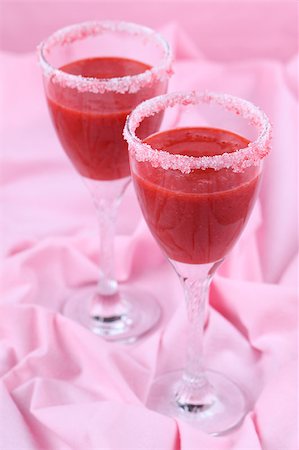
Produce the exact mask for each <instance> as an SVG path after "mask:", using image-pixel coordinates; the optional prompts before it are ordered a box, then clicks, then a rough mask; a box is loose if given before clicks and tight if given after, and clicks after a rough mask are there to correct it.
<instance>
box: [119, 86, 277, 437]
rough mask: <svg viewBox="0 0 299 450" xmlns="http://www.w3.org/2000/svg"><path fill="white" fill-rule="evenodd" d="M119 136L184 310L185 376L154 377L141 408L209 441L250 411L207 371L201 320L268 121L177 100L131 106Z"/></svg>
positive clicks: (202, 96) (251, 191)
mask: <svg viewBox="0 0 299 450" xmlns="http://www.w3.org/2000/svg"><path fill="white" fill-rule="evenodd" d="M170 110H171V115H170V113H169V112H170ZM161 111H165V119H167V120H165V121H164V122H163V124H162V126H161V130H160V132H158V133H155V134H153V135H149V136H147V137H146V138H145V139H144V137H142V136H140V134H139V133H140V129H141V125H142V123H143V120H146V118H147V117H153V116H154V115H155V114H159V113H161ZM170 116H171V118H170ZM173 118H175V119H176V123H175V126H174V127H173V128H171V127H169V124H170V123H171V122H172V121H173ZM124 135H125V137H126V139H127V141H128V143H129V153H130V163H131V170H132V176H133V181H134V185H135V189H136V193H137V196H138V200H139V203H140V206H141V209H142V212H143V215H144V218H145V220H146V222H147V224H148V226H149V229H150V231H151V232H152V234H153V236H154V238H155V239H156V241H157V242H158V243H159V245H160V246H161V248H162V249H163V251H164V252H165V254H166V255H167V257H168V259H169V261H170V263H171V265H172V266H173V267H174V269H175V271H176V273H177V274H178V277H179V279H180V281H181V283H182V286H183V289H184V293H185V300H186V305H187V318H188V326H187V339H188V347H187V355H186V364H185V367H184V369H183V370H179V371H174V372H169V373H166V374H164V375H163V376H161V377H160V378H158V379H157V380H156V381H155V382H154V384H153V386H152V387H151V389H150V392H149V397H148V400H147V405H148V406H149V408H151V409H154V410H158V411H160V412H162V413H164V414H168V415H171V416H176V417H178V418H181V419H182V420H186V421H188V422H189V423H190V424H192V425H194V426H196V427H198V428H200V429H201V430H203V431H205V432H207V433H211V434H219V433H223V432H226V431H228V430H231V429H233V428H234V427H236V426H237V425H238V424H239V423H240V421H241V420H242V419H243V417H244V415H245V413H246V412H247V408H248V403H247V401H246V396H244V395H243V392H242V390H241V389H239V387H238V386H237V385H236V384H235V383H234V382H233V381H232V380H230V379H229V378H227V377H226V375H224V374H222V373H218V372H216V371H214V370H208V369H206V367H205V363H204V358H203V331H204V318H205V311H206V308H207V304H208V294H209V286H210V283H211V280H212V277H213V275H214V273H215V271H216V270H217V268H218V267H219V265H220V264H221V263H222V261H223V259H224V258H225V256H226V255H227V254H228V252H229V251H230V250H231V249H232V248H233V246H234V245H235V243H236V241H237V239H238V238H239V236H240V234H241V233H242V231H243V229H244V226H245V224H246V222H247V220H248V218H249V216H250V213H251V210H252V207H253V205H254V201H255V199H256V196H257V191H258V186H259V182H260V178H261V172H262V160H263V158H264V157H265V156H266V155H267V153H268V151H269V146H270V124H269V121H268V119H267V117H266V115H265V114H264V113H263V112H262V111H261V110H260V109H259V108H258V107H256V106H254V105H253V104H252V103H250V102H248V101H246V100H243V99H241V98H237V97H233V96H231V95H228V94H217V93H212V92H204V93H196V92H187V93H182V92H179V93H172V94H166V95H161V96H158V97H156V98H154V99H150V100H146V101H145V102H143V103H141V104H140V105H139V106H137V107H136V108H135V109H134V111H133V112H132V113H131V114H130V116H129V117H128V119H127V123H126V127H125V131H124ZM243 136H246V138H245V137H243ZM227 364H228V366H229V364H230V363H229V362H228V363H227Z"/></svg>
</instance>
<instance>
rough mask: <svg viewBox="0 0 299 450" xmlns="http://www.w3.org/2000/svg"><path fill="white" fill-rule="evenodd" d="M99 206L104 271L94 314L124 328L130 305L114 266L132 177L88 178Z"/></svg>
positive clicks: (109, 325)
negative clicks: (122, 294)
mask: <svg viewBox="0 0 299 450" xmlns="http://www.w3.org/2000/svg"><path fill="white" fill-rule="evenodd" d="M84 181H85V184H86V185H87V188H88V189H89V191H90V193H91V195H92V198H93V202H94V205H95V208H96V212H97V216H98V224H99V232H100V246H101V247H100V275H99V280H98V285H97V289H96V291H95V292H94V294H93V296H92V299H91V309H90V317H91V318H92V319H93V320H94V321H95V324H96V325H97V324H98V323H100V324H101V323H105V327H107V329H109V330H110V328H113V329H115V332H118V331H120V330H121V329H122V328H123V327H124V326H127V323H124V319H123V318H124V317H125V316H126V314H127V309H126V305H124V304H123V302H122V301H121V298H120V295H119V291H118V282H117V280H116V278H115V267H114V261H115V259H114V236H115V227H116V219H117V213H118V208H119V205H120V203H121V199H122V197H123V194H124V192H125V190H126V188H127V186H128V185H129V183H130V178H129V177H127V178H121V179H118V180H111V181H100V180H90V179H85V180H84Z"/></svg>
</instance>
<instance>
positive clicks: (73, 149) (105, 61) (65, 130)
mask: <svg viewBox="0 0 299 450" xmlns="http://www.w3.org/2000/svg"><path fill="white" fill-rule="evenodd" d="M148 69H150V66H148V65H146V64H144V63H142V62H139V61H135V60H131V59H126V58H117V57H113V58H108V57H101V58H87V59H82V60H78V61H74V62H72V63H70V64H67V65H64V66H62V67H61V68H60V70H62V71H64V72H67V73H70V74H73V75H81V76H83V77H93V78H99V79H107V78H117V77H124V76H127V75H137V74H139V73H142V72H144V71H146V70H148ZM165 83H167V82H166V81H165V82H161V81H155V82H153V83H152V84H151V85H150V86H145V87H143V88H142V89H141V90H140V91H138V92H137V93H134V94H130V93H125V94H120V93H116V92H104V93H103V94H99V93H97V94H95V93H92V92H78V91H77V90H76V89H71V88H68V87H65V86H63V87H62V86H61V85H59V84H57V83H56V84H55V83H51V82H50V83H49V86H48V91H47V99H48V105H49V109H50V112H51V116H52V120H53V123H54V126H55V129H56V132H57V134H58V136H59V139H60V141H61V144H62V146H63V148H64V150H65V152H66V153H67V155H68V156H69V158H70V159H71V161H72V162H73V164H74V166H75V167H76V168H77V170H78V172H79V173H80V174H81V175H82V176H84V177H87V178H92V179H95V180H113V179H117V178H123V177H126V176H128V175H129V174H130V169H129V158H128V147H127V143H126V142H125V141H124V139H123V136H122V132H123V128H124V125H125V120H126V117H127V115H128V114H129V113H130V112H131V110H132V109H133V108H134V107H135V106H136V105H137V104H138V103H140V102H141V101H143V100H144V99H146V98H149V97H153V96H155V95H158V94H160V93H162V92H164V91H165ZM159 117H160V116H156V117H154V118H151V119H149V120H148V121H146V122H145V123H144V125H143V127H142V129H143V131H142V132H143V133H144V136H148V135H149V134H151V133H153V132H155V131H156V130H157V129H158V126H159V123H160V118H159Z"/></svg>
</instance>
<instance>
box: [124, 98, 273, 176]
mask: <svg viewBox="0 0 299 450" xmlns="http://www.w3.org/2000/svg"><path fill="white" fill-rule="evenodd" d="M199 103H207V104H216V105H219V106H222V107H223V108H224V109H226V110H227V111H230V112H232V113H234V114H236V115H240V116H242V117H243V118H245V119H247V120H248V122H249V123H250V124H251V125H252V126H254V127H255V128H257V131H258V137H257V139H256V140H255V141H254V142H250V143H249V144H248V146H247V147H245V148H242V149H239V150H237V151H235V152H233V153H223V154H221V155H215V156H201V157H194V156H185V155H177V154H171V153H168V152H167V151H165V150H156V149H154V148H152V147H151V146H150V145H149V144H145V143H143V142H142V141H141V140H140V139H139V138H138V137H137V136H136V134H135V131H136V129H137V127H138V126H139V124H140V123H141V122H142V120H143V119H145V118H146V117H149V116H152V115H154V114H156V113H158V112H160V111H164V110H165V109H166V108H168V107H173V106H175V105H177V104H181V105H186V106H187V105H196V104H199ZM124 138H125V140H126V141H127V142H128V145H129V151H130V153H131V154H132V156H133V157H134V158H135V159H136V160H137V161H139V162H145V161H149V162H150V163H151V165H152V166H153V167H161V168H163V169H165V170H167V169H174V170H180V171H181V172H182V173H190V172H191V170H194V169H208V168H210V169H214V170H220V169H225V168H232V169H233V171H234V172H242V171H243V170H244V169H246V167H250V166H252V165H257V164H258V163H259V162H260V160H261V159H263V158H264V157H265V156H266V155H267V154H268V153H269V151H270V142H271V125H270V122H269V120H268V117H267V116H266V114H265V113H264V112H263V111H262V110H261V109H260V108H258V107H257V106H255V105H254V104H253V103H251V102H249V101H247V100H243V99H241V98H238V97H234V96H232V95H229V94H218V93H215V92H199V93H197V92H195V91H192V92H175V93H170V94H165V95H160V96H158V97H154V98H151V99H149V100H145V101H144V102H142V103H140V104H139V105H138V106H137V107H136V108H135V109H134V110H133V111H132V112H131V114H130V115H129V116H128V118H127V121H126V125H125V128H124Z"/></svg>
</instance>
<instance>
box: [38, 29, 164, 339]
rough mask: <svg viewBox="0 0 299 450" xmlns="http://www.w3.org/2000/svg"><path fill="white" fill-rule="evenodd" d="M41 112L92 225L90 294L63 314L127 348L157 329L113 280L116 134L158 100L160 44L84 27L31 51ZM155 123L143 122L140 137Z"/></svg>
mask: <svg viewBox="0 0 299 450" xmlns="http://www.w3.org/2000/svg"><path fill="white" fill-rule="evenodd" d="M39 59H40V64H41V67H42V70H43V80H44V86H45V92H46V98H47V102H48V106H49V111H50V114H51V117H52V122H53V124H54V127H55V130H56V132H57V135H58V137H59V140H60V142H61V144H62V147H63V149H64V150H65V152H66V154H67V155H68V157H69V159H70V160H71V162H72V163H73V165H74V167H75V168H76V169H77V171H78V173H79V174H80V175H81V176H82V178H83V180H84V182H85V184H86V185H87V187H88V188H89V190H90V192H91V194H92V197H93V200H94V204H95V207H96V210H97V213H98V219H99V225H100V240H101V250H100V277H99V281H98V284H97V286H96V285H91V286H88V287H86V288H82V289H78V293H77V294H76V295H74V296H73V298H71V299H70V301H68V302H67V303H66V307H65V309H64V313H65V314H66V315H68V316H70V317H72V318H73V319H75V320H77V321H79V322H81V323H82V324H84V325H85V326H87V327H89V328H91V329H92V330H93V331H94V332H95V333H97V334H99V335H101V336H103V337H104V338H105V339H107V340H123V341H126V340H129V341H132V340H134V339H136V338H137V337H138V336H140V335H142V334H144V333H145V332H147V331H148V330H149V329H150V328H152V327H153V326H154V325H155V324H156V323H157V321H158V319H159V315H160V309H159V306H158V304H157V303H156V302H155V300H154V299H153V298H152V297H151V296H149V295H148V294H147V293H143V292H137V291H134V292H132V291H130V289H129V288H127V287H126V288H125V289H119V286H118V283H117V281H116V278H115V274H114V254H113V237H114V227H115V221H116V213H117V209H118V206H119V204H120V200H121V198H122V195H123V193H124V191H125V189H126V187H127V186H128V184H129V181H130V167H129V157H128V147H127V143H126V142H125V141H124V139H123V135H122V132H123V128H124V124H125V120H126V117H127V115H128V114H129V113H130V112H131V111H132V109H133V108H134V107H135V106H137V105H138V104H139V103H140V102H141V101H143V100H145V99H148V98H151V97H154V96H156V95H158V94H162V93H165V92H166V90H167V85H168V79H169V76H170V74H171V53H170V49H169V47H168V44H167V42H166V41H165V40H164V39H163V38H162V37H161V36H160V35H159V34H158V33H156V32H155V31H153V30H151V29H149V28H147V27H143V26H140V25H135V24H131V23H126V22H113V21H103V22H87V23H82V24H78V25H72V26H70V27H67V28H64V29H62V30H59V31H57V32H56V33H54V34H53V35H51V36H50V37H49V38H48V39H46V40H45V41H44V42H43V43H42V44H41V45H40V47H39ZM161 118H162V115H157V116H155V117H153V118H150V119H148V120H147V121H146V122H144V125H143V131H142V133H143V134H144V136H148V135H149V134H152V133H154V132H155V131H157V130H158V129H159V125H160V122H161Z"/></svg>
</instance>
